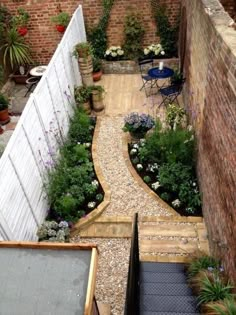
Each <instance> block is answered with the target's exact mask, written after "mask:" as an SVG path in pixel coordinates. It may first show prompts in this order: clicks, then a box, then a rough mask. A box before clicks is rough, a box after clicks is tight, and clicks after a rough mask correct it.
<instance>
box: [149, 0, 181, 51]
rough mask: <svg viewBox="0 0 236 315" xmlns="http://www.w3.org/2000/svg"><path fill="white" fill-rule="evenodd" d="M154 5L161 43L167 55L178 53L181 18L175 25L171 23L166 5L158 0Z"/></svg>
mask: <svg viewBox="0 0 236 315" xmlns="http://www.w3.org/2000/svg"><path fill="white" fill-rule="evenodd" d="M152 6H153V12H154V18H155V21H156V26H157V35H158V36H160V43H161V45H162V47H163V49H164V51H165V55H166V56H167V57H173V56H177V55H178V48H177V42H178V32H179V18H178V19H177V22H176V23H175V24H174V25H171V24H170V21H169V19H168V14H167V8H166V5H163V4H161V3H160V1H157V3H155V6H154V5H153V4H152Z"/></svg>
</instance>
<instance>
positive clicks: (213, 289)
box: [198, 273, 233, 304]
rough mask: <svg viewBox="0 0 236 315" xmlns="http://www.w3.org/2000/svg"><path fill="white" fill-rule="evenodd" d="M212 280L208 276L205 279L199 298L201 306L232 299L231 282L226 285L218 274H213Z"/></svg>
mask: <svg viewBox="0 0 236 315" xmlns="http://www.w3.org/2000/svg"><path fill="white" fill-rule="evenodd" d="M212 279H213V280H212ZM212 279H209V278H208V277H207V276H205V278H203V280H202V283H201V288H200V294H199V296H198V302H199V304H203V303H209V302H213V301H218V300H224V299H226V298H231V297H232V289H233V286H232V285H231V284H230V283H229V282H228V283H226V284H225V283H224V282H223V281H222V280H221V278H220V277H219V275H218V274H217V273H215V274H213V277H212Z"/></svg>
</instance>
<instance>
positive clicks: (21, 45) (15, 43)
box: [0, 28, 32, 69]
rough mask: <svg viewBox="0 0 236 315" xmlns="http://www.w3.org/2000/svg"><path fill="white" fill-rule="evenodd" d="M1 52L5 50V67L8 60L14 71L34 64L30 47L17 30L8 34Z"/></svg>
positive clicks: (11, 30) (12, 30) (13, 29)
mask: <svg viewBox="0 0 236 315" xmlns="http://www.w3.org/2000/svg"><path fill="white" fill-rule="evenodd" d="M0 50H3V63H4V66H6V64H7V61H8V60H9V61H10V65H11V68H12V69H14V68H15V67H19V66H22V65H25V64H29V63H31V62H32V59H31V56H30V50H29V46H28V45H26V44H25V42H24V38H23V37H22V36H20V35H19V34H18V32H17V30H16V29H15V28H12V29H10V30H9V31H8V32H7V33H6V36H5V38H4V43H3V45H2V46H1V47H0Z"/></svg>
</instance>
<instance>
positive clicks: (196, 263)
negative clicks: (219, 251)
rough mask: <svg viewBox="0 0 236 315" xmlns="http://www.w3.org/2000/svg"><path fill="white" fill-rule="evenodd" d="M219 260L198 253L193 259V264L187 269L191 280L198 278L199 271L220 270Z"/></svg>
mask: <svg viewBox="0 0 236 315" xmlns="http://www.w3.org/2000/svg"><path fill="white" fill-rule="evenodd" d="M219 265H220V263H219V260H218V259H215V258H214V257H211V256H208V255H206V254H202V253H197V254H196V256H195V257H193V260H192V262H191V263H190V264H189V266H188V268H187V273H188V276H189V278H191V277H194V276H196V275H197V274H198V273H199V271H201V270H207V269H208V268H212V269H215V268H219Z"/></svg>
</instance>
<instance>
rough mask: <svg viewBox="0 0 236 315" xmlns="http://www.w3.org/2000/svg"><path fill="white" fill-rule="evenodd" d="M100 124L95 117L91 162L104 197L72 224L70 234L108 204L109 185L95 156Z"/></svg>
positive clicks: (100, 212)
mask: <svg viewBox="0 0 236 315" xmlns="http://www.w3.org/2000/svg"><path fill="white" fill-rule="evenodd" d="M100 125H101V118H100V117H97V122H96V127H95V130H94V135H93V143H92V157H93V164H94V169H95V172H96V175H97V178H98V180H99V182H100V184H101V186H102V188H103V190H104V199H103V201H102V202H101V203H100V204H99V205H98V207H97V208H95V209H94V210H93V211H91V212H90V213H89V214H88V215H86V217H84V218H81V219H79V221H78V222H77V223H76V224H75V225H74V227H73V229H72V231H71V236H75V235H76V234H78V233H79V231H80V230H81V229H82V228H84V227H85V226H87V225H89V224H90V223H92V222H93V221H94V220H95V219H97V218H98V217H99V216H100V215H101V214H102V213H103V211H104V210H105V209H106V207H107V206H108V205H109V204H110V200H111V191H110V187H109V185H108V184H107V182H106V180H105V178H104V176H103V174H102V170H101V167H100V166H99V162H98V156H97V140H98V134H99V130H100Z"/></svg>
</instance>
